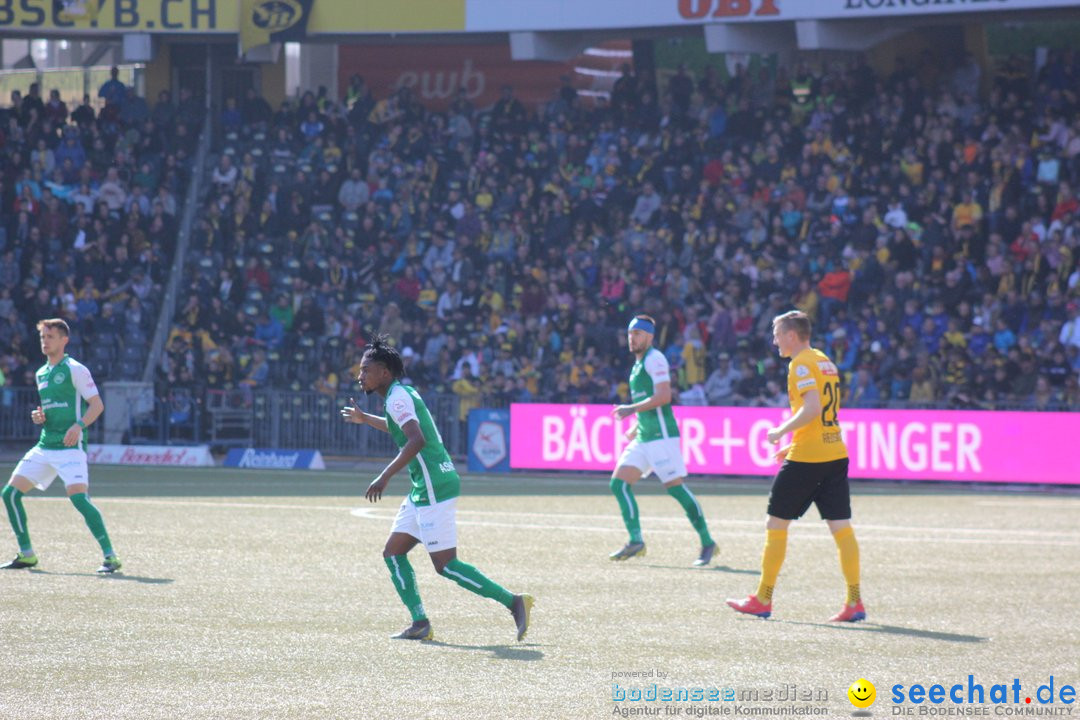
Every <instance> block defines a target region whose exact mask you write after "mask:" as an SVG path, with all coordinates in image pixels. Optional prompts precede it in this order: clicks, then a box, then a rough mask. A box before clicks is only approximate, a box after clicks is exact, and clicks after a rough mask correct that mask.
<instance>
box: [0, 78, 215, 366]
mask: <svg viewBox="0 0 1080 720" xmlns="http://www.w3.org/2000/svg"><path fill="white" fill-rule="evenodd" d="M118 75H119V71H118V69H117V68H113V69H112V72H111V78H110V79H109V80H108V81H107V82H105V83H104V84H103V85H102V86H101V88H100V91H99V93H98V103H97V104H95V103H94V102H92V100H91V97H90V96H89V95H86V96H84V97H83V101H82V104H81V105H79V106H78V107H77V108H75V109H74V110H72V111H71V112H70V113H69V111H68V107H67V104H66V103H65V102H64V101H63V100H61V98H60V93H59V92H58V91H56V90H51V91H50V93H49V98H48V99H47V100H46V99H45V98H43V97H42V95H41V90H40V87H39V84H38V83H36V82H35V83H33V84H31V85H30V86H29V88H27V93H26V94H25V95H23V94H22V92H21V91H18V90H16V91H14V92H12V94H11V103H10V105H9V106H7V107H0V386H2V385H5V384H9V385H12V386H28V387H34V386H35V382H34V372H35V371H36V369H37V368H38V367H40V365H41V363H42V358H41V352H40V347H39V345H38V333H37V329H36V327H35V326H36V323H37V321H38V320H40V319H42V318H48V317H62V318H64V319H66V320H67V321H68V324H69V326H70V327H71V328H72V340H71V343H70V344H69V352H70V353H71V354H72V356H74V357H76V358H78V359H81V360H83V361H85V362H87V363H88V365H89V366H90V367H91V368H92V371H93V372H94V375H95V378H96V379H97V380H99V381H100V380H105V379H109V378H112V379H138V378H141V375H142V370H143V366H144V364H145V360H146V357H147V351H148V349H149V343H150V340H149V338H150V337H151V336H152V334H153V329H154V326H155V324H156V322H157V312H158V307H159V306H158V302H159V297H160V291H161V284H162V283H163V282H164V281H165V279H166V277H167V275H168V272H169V267H170V264H171V258H172V254H173V250H174V245H175V242H176V229H177V222H176V215H177V205H178V202H179V198H181V197H182V196H183V193H184V192H185V190H186V185H187V177H188V176H189V173H190V167H189V165H190V163H189V159H190V158H191V156H192V153H193V151H194V149H195V144H196V143H197V138H196V133H194V132H192V131H190V130H189V128H193V127H195V128H197V127H198V124H197V123H198V118H199V116H200V111H199V109H198V108H197V107H196V106H195V105H194V104H192V103H191V102H189V103H188V105H187V106H186V107H184V106H183V105H181V107H179V108H177V107H176V106H175V105H174V104H173V103H172V102H171V100H170V99H169V97H168V96H167V93H166V94H164V95H163V96H162V97H161V98H159V101H158V103H157V104H156V105H155V106H154V108H153V109H152V110H151V109H150V108H149V107H148V105H147V103H146V101H145V100H144V99H142V98H140V97H138V96H137V95H136V94H135V93H134V91H133V90H132V88H130V87H127V86H125V84H124V83H123V82H122V81H120V80H119V78H118Z"/></svg>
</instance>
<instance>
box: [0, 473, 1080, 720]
mask: <svg viewBox="0 0 1080 720" xmlns="http://www.w3.org/2000/svg"><path fill="white" fill-rule="evenodd" d="M0 471H2V472H3V474H4V476H5V477H6V475H7V472H9V469H8V468H0ZM370 477H371V476H370V474H365V473H345V472H280V471H278V472H262V473H259V472H254V471H230V470H222V469H201V470H165V469H131V468H109V467H96V468H94V470H93V492H94V495H95V498H96V502H97V504H98V506H99V507H100V508H101V510H102V513H103V514H104V516H105V519H106V522H107V524H108V527H109V531H110V533H111V535H112V538H113V540H114V542H115V544H116V547H117V550H118V551H119V552H120V554H121V557H122V558H123V560H124V563H125V566H124V572H123V574H121V575H117V576H113V577H98V576H96V575H95V573H94V570H95V568H96V567H97V565H98V563H99V560H100V557H99V553H98V549H97V546H96V544H95V543H94V541H93V539H92V538H91V537H90V535H89V533H88V532H87V530H86V528H85V526H84V525H83V523H82V519H81V518H80V517H79V515H78V514H77V512H76V511H75V510H74V509H73V508H72V507H71V506H70V504H69V503H68V502H67V501H66V500H65V499H64V498H63V496H62V490H61V489H60V488H59V487H53V488H51V489H50V491H49V492H48V493H46V494H45V495H41V494H40V493H35V494H32V495H30V496H29V497H27V499H26V501H25V504H26V509H27V513H28V515H29V527H30V531H31V533H32V535H33V539H34V545H35V548H36V549H37V552H38V556H39V558H40V559H41V564H40V566H39V568H38V569H36V570H34V571H11V572H5V573H2V574H0V603H2V605H0V608H2V609H0V618H2V619H3V622H2V632H3V635H2V639H0V666H2V668H3V670H2V672H0V718H5V719H6V718H20V719H25V720H30V719H36V718H41V719H47V720H62V719H67V718H72V719H75V718H78V719H80V720H82V719H84V718H109V719H114V718H115V719H120V718H134V719H139V720H142V719H143V718H168V719H173V718H175V719H184V720H195V719H198V718H245V719H246V718H331V719H333V718H354V717H355V718H360V717H372V718H427V717H431V718H472V717H482V718H487V717H491V718H594V717H595V718H603V717H612V716H613V715H614V716H621V715H622V714H623V711H626V715H631V713H637V714H636V715H632V716H644V713H645V712H652V711H653V710H655V712H653V713H652V714H651V715H650V716H654V717H657V716H658V717H702V716H723V715H725V714H726V715H728V716H731V717H736V716H743V715H746V714H747V711H748V710H750V711H753V712H754V714H755V715H756V716H757V717H772V716H778V715H775V714H770V713H774V709H775V708H779V709H776V710H775V713H781V712H788V711H789V710H790V711H792V712H794V711H800V712H803V713H807V714H809V715H813V716H817V717H850V716H851V713H852V711H853V710H854V708H853V707H852V706H851V704H850V703H849V702H848V700H847V696H846V691H847V688H848V686H849V685H850V684H851V683H852V682H854V681H855V680H858V679H860V678H866V679H867V680H869V681H870V682H872V683H874V684H875V685H876V686H877V693H878V700H877V703H876V704H875V705H874V706H873V707H872V708H871V711H872V712H873V714H874V715H875V716H877V717H888V716H891V715H892V714H893V711H894V708H892V707H891V705H890V699H889V698H890V694H891V688H892V686H894V685H896V684H902V685H904V686H905V687H910V686H911V685H913V684H916V683H919V684H922V685H924V686H926V687H929V686H930V685H932V684H934V683H941V684H943V685H944V686H945V687H946V688H948V687H949V686H950V685H952V684H955V683H961V682H963V683H965V684H966V683H967V682H968V676H969V675H973V676H974V681H975V682H977V683H980V684H982V685H983V686H985V688H986V690H987V692H988V693H989V691H990V689H991V686H992V685H993V684H996V683H1012V681H1013V679H1014V678H1015V679H1019V681H1020V682H1021V683H1022V687H1023V692H1022V693H1021V694H1022V695H1027V696H1034V694H1035V691H1036V688H1037V686H1038V685H1040V684H1045V683H1046V682H1047V681H1048V680H1049V678H1050V676H1051V675H1053V676H1054V678H1055V683H1056V685H1057V687H1060V686H1061V685H1062V684H1065V683H1067V684H1071V685H1073V686H1076V685H1078V684H1080V660H1078V658H1080V575H1078V567H1080V562H1078V561H1080V495H1076V494H1068V493H1058V494H1046V493H1043V494H1038V493H1020V492H1007V491H1002V490H998V491H981V490H971V489H966V488H954V487H940V486H898V485H882V486H874V485H863V484H860V485H857V486H856V487H855V491H854V502H853V505H854V510H855V522H856V529H857V532H858V539H859V543H860V548H861V553H862V571H863V583H862V587H863V595H864V597H865V599H866V605H867V611H868V613H869V619H868V621H867V622H865V623H860V624H857V625H844V626H836V625H831V624H829V623H827V622H826V619H827V618H828V617H829V616H830V615H831V614H832V613H834V612H835V611H837V610H838V609H839V607H840V604H841V601H842V579H841V576H840V571H839V567H838V563H837V559H836V549H835V546H834V544H833V542H832V540H831V538H830V537H829V535H828V532H827V530H826V528H825V526H824V523H822V522H821V521H820V520H818V519H817V515H816V512H815V511H813V510H811V512H810V513H809V514H808V517H807V518H806V519H804V520H802V521H800V522H799V523H796V524H795V525H794V526H793V527H792V530H791V533H790V540H789V543H788V553H787V561H786V564H785V565H784V570H783V572H782V574H781V577H780V582H779V585H778V588H777V592H776V596H775V599H774V613H775V614H774V616H773V618H772V619H771V620H768V621H763V620H759V619H756V618H750V617H744V616H738V615H736V614H735V613H734V612H732V611H731V610H729V609H728V608H727V607H726V606H725V605H724V599H725V598H727V597H734V596H739V597H741V596H745V595H746V594H748V593H750V592H753V590H754V589H755V587H756V580H757V571H758V560H759V556H760V552H761V545H762V540H763V535H764V531H763V516H764V506H765V497H766V494H767V489H768V486H767V484H766V483H764V482H760V483H758V482H742V483H735V482H731V481H724V482H717V481H706V480H701V479H697V480H695V481H693V482H692V483H691V486H692V487H693V489H694V490H695V492H696V493H697V495H698V497H699V499H700V501H701V504H702V506H703V508H704V510H705V513H706V516H707V518H708V521H709V525H710V527H711V529H712V531H713V534H714V536H715V538H716V540H717V542H718V543H719V545H720V552H719V554H718V556H717V559H716V560H714V564H713V566H712V567H709V568H704V569H702V568H693V567H691V566H690V564H691V562H692V561H693V560H694V558H695V557H696V555H697V550H698V542H697V538H696V535H695V534H694V533H693V531H692V530H691V529H690V527H689V524H688V523H687V521H686V519H685V518H684V517H683V515H682V511H681V509H680V508H679V506H678V505H677V503H676V502H675V501H674V500H672V499H671V498H670V497H668V496H667V495H666V494H664V493H663V492H662V491H661V489H660V488H659V486H658V485H657V484H656V483H655V481H645V482H643V483H641V484H639V486H638V497H639V503H640V508H641V514H642V518H643V529H644V532H645V539H646V542H647V543H648V555H647V556H646V557H644V558H638V559H634V560H631V561H628V562H625V563H613V562H611V561H609V560H608V559H607V555H608V553H609V552H611V551H612V550H615V549H617V548H618V547H619V546H621V544H622V543H623V542H624V540H625V533H624V531H623V530H622V527H621V520H620V517H619V514H618V507H617V505H616V503H615V501H614V499H613V498H612V497H611V496H610V494H609V492H608V490H607V481H606V479H603V478H599V477H595V476H593V477H583V476H575V475H570V474H566V475H560V476H551V477H545V478H536V477H527V476H513V477H484V476H468V477H466V479H465V483H464V495H463V496H462V499H461V500H460V504H459V512H458V521H459V552H460V553H461V557H462V559H464V560H466V561H467V562H470V563H472V564H474V565H476V566H477V567H478V568H479V569H481V570H482V571H483V572H485V573H486V574H487V575H489V576H490V577H491V578H492V579H494V580H496V581H497V582H500V583H502V584H504V585H505V586H507V587H508V588H510V589H511V590H513V591H515V592H529V593H531V594H533V595H534V596H536V598H537V603H536V606H535V608H534V610H533V616H532V627H531V629H530V632H529V635H528V637H527V638H526V640H525V641H524V642H522V643H517V642H514V626H513V623H512V620H511V618H510V614H509V613H508V612H507V611H506V610H505V609H504V608H503V607H502V606H500V605H498V604H496V603H494V602H492V601H490V600H485V599H483V598H480V597H477V596H475V595H472V594H470V593H467V592H466V591H464V590H462V589H461V588H459V587H458V586H457V585H455V584H454V583H452V582H450V581H448V580H445V579H443V578H441V577H439V576H437V575H436V574H435V572H434V570H433V569H432V567H431V564H430V563H429V562H428V561H427V559H426V557H425V556H424V555H423V554H422V553H421V552H419V549H418V550H414V552H413V553H412V563H413V566H414V567H415V568H416V573H417V578H418V583H419V586H420V592H421V595H422V597H423V600H424V603H425V605H426V607H427V610H428V613H429V616H430V618H431V620H432V623H433V626H434V628H435V634H436V637H435V641H434V642H428V643H417V642H407V641H397V640H391V639H388V635H390V634H391V633H393V632H396V631H398V630H400V629H401V628H402V627H404V626H405V625H406V624H407V621H408V617H407V614H406V612H405V610H404V608H403V606H402V605H401V603H400V602H399V600H398V598H397V596H396V594H395V593H394V589H393V586H392V585H391V582H390V579H389V576H388V573H387V570H386V567H385V565H384V564H383V561H382V558H381V549H382V543H383V541H384V539H385V536H386V534H387V532H388V530H389V527H390V523H391V519H392V517H393V515H394V513H395V510H396V508H397V504H398V503H399V502H400V498H401V496H402V494H403V492H404V488H405V481H404V479H403V478H402V477H400V476H399V477H398V478H396V479H395V480H394V482H392V483H391V486H390V494H389V496H388V497H387V498H385V499H384V500H383V502H381V503H379V504H376V505H370V504H369V503H367V502H366V501H365V500H364V499H363V497H362V494H363V489H364V488H365V487H366V485H367V482H368V481H369V480H370ZM0 528H2V530H0V537H3V538H5V542H6V543H7V545H5V546H4V547H5V548H7V549H4V550H3V552H4V553H8V551H9V550H11V551H12V554H13V551H14V548H15V546H14V541H13V538H12V536H11V534H10V530H9V528H8V526H7V523H6V520H5V521H4V522H3V523H2V525H0ZM0 559H3V560H7V559H8V558H7V556H6V555H5V556H4V557H3V558H0ZM632 673H644V675H637V676H635V675H632ZM616 685H618V688H616V687H615V686H616ZM654 685H655V686H656V688H657V689H658V691H663V690H664V689H665V688H666V689H670V690H672V692H673V693H674V694H673V697H681V696H680V695H679V694H678V693H680V692H681V690H680V689H685V690H686V692H687V693H688V697H689V692H690V690H692V689H693V688H703V689H706V690H707V689H711V688H716V689H718V691H719V692H720V693H721V694H724V693H730V694H731V695H734V697H735V701H733V702H731V701H729V702H725V701H723V700H722V699H721V700H720V701H719V702H717V701H709V700H708V699H704V700H702V701H692V700H688V701H681V702H668V703H662V702H625V701H624V702H615V701H614V700H613V697H614V696H617V694H618V692H620V691H626V690H627V689H629V690H630V691H634V689H635V688H636V689H642V688H644V689H645V691H646V692H649V691H650V690H649V689H650V688H652V687H653V686H654ZM792 686H795V690H794V694H795V695H796V698H797V700H796V702H788V701H786V696H787V695H790V694H791V693H792ZM965 687H966V685H965ZM965 692H966V690H965ZM1055 692H1057V690H1055ZM769 693H772V695H771V696H770V695H769ZM1010 693H1011V690H1010ZM805 694H809V695H811V696H812V698H811V699H806V698H805ZM729 697H730V695H729ZM1009 699H1010V701H1011V699H1012V698H1011V697H1010V698H1009ZM987 702H989V698H987ZM1024 705H1025V703H1024V697H1021V698H1020V703H1019V704H1010V705H1009V707H1012V708H1016V709H1022V708H1023V707H1024ZM910 707H912V708H914V712H915V714H916V715H917V714H918V709H919V707H926V706H925V705H923V706H910ZM958 707H959V706H958ZM1029 707H1032V706H1029ZM1048 707H1049V706H1048ZM1056 707H1057V708H1061V709H1064V708H1065V707H1066V706H1063V705H1061V704H1060V703H1059V704H1058V705H1057V706H1056ZM783 708H788V710H784V709H783ZM1071 708H1072V709H1073V712H1074V713H1077V714H1080V709H1078V708H1077V706H1076V705H1073V706H1071ZM1002 709H1003V707H995V706H988V711H989V715H991V716H993V715H995V710H998V711H1000V710H1002ZM1033 709H1034V708H1033ZM999 714H1000V713H999Z"/></svg>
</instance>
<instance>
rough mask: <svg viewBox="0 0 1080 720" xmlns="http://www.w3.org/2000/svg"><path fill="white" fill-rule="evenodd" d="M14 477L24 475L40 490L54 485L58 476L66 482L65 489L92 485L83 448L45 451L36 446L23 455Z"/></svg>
mask: <svg viewBox="0 0 1080 720" xmlns="http://www.w3.org/2000/svg"><path fill="white" fill-rule="evenodd" d="M12 475H13V476H14V475H22V476H23V477H24V478H26V479H27V480H29V481H30V482H32V483H34V485H36V486H37V487H38V489H39V490H45V489H47V488H48V487H49V486H50V485H52V481H53V480H55V479H56V476H57V475H59V476H60V479H61V480H63V481H64V487H68V486H69V485H79V484H83V485H89V484H90V470H89V468H87V466H86V451H85V450H83V449H81V448H66V449H64V450H43V449H41V448H39V447H36V446H35V447H33V448H31V449H30V452H28V453H26V454H25V455H23V459H22V460H20V461H19V464H18V465H16V466H15V472H13V473H12Z"/></svg>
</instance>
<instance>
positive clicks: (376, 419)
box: [341, 398, 390, 432]
mask: <svg viewBox="0 0 1080 720" xmlns="http://www.w3.org/2000/svg"><path fill="white" fill-rule="evenodd" d="M341 417H342V419H344V420H345V422H351V423H356V424H357V425H370V426H371V427H373V428H375V429H376V430H382V431H383V432H390V428H388V427H387V426H386V418H384V417H381V416H379V415H372V414H371V413H366V412H364V411H363V410H361V409H360V408H359V407H358V406H357V404H356V400H354V399H353V398H349V404H348V405H346V406H345V407H343V408H341Z"/></svg>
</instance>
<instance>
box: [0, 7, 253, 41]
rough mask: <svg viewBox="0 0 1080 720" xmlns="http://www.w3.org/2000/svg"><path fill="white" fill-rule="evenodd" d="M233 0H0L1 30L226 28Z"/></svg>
mask: <svg viewBox="0 0 1080 720" xmlns="http://www.w3.org/2000/svg"><path fill="white" fill-rule="evenodd" d="M239 15H240V13H239V8H238V5H237V0H153V2H147V1H146V0H0V32H2V31H6V30H10V31H18V30H25V31H53V32H61V33H72V34H82V33H87V34H99V33H116V32H149V33H178V32H181V33H191V32H197V33H230V32H233V33H234V32H236V29H237V27H238V23H239Z"/></svg>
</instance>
